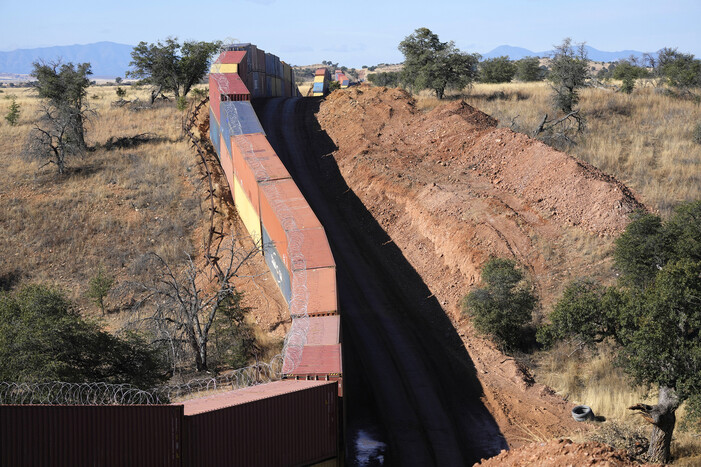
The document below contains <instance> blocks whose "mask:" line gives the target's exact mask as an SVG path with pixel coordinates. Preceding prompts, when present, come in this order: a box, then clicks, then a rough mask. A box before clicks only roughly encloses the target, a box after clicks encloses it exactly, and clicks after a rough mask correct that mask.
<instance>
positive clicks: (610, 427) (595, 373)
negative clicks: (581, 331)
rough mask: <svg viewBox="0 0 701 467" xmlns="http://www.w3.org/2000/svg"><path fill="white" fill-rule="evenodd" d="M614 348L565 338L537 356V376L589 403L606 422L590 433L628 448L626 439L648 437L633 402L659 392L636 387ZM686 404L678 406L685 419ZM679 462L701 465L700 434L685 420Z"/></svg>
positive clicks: (676, 447)
mask: <svg viewBox="0 0 701 467" xmlns="http://www.w3.org/2000/svg"><path fill="white" fill-rule="evenodd" d="M614 358H615V354H614V350H613V348H612V347H610V346H609V345H607V344H602V345H600V346H599V350H598V352H596V353H594V352H592V351H591V350H589V349H586V348H582V347H581V346H579V345H578V343H576V342H561V343H559V344H557V345H556V346H555V347H554V348H553V349H552V350H550V351H548V352H543V353H541V354H539V355H537V356H536V358H535V361H536V365H535V366H536V368H535V376H536V379H537V380H538V381H539V382H541V383H543V384H546V385H548V386H550V387H552V388H553V389H554V390H555V391H557V393H558V394H560V395H562V396H563V397H564V398H565V399H566V400H568V401H570V402H572V403H574V404H584V405H588V406H590V407H591V408H592V410H593V411H594V414H595V415H597V416H603V417H605V418H606V421H605V422H604V423H602V424H601V425H599V427H598V428H597V429H596V430H595V431H594V432H593V433H591V434H590V435H587V436H586V437H585V438H586V439H585V438H582V439H578V441H585V440H594V441H601V442H606V443H608V444H611V445H613V446H614V447H616V448H617V449H628V448H631V446H626V443H629V444H630V442H632V440H636V439H640V438H641V437H643V438H647V437H648V436H649V431H650V427H649V425H648V424H647V423H646V422H644V421H643V420H642V418H641V417H640V416H639V415H636V414H635V413H634V412H632V411H630V410H628V407H630V406H631V405H634V404H636V403H639V402H644V403H648V404H653V405H654V404H655V403H656V400H657V393H656V391H655V390H654V389H652V388H644V387H639V386H635V385H633V384H632V383H631V381H630V380H629V379H628V378H626V376H625V374H624V373H623V372H622V371H621V370H620V368H618V367H616V366H615V365H614ZM684 413H685V406H684V405H682V407H681V408H680V409H679V410H678V411H677V419H678V420H684ZM672 456H673V457H674V458H675V462H674V465H683V466H687V465H688V466H691V465H699V464H698V462H699V460H701V437H699V434H698V433H695V432H694V431H693V430H690V431H682V429H681V426H680V424H677V429H676V430H675V432H674V438H673V442H672Z"/></svg>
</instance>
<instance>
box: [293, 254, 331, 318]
mask: <svg viewBox="0 0 701 467" xmlns="http://www.w3.org/2000/svg"><path fill="white" fill-rule="evenodd" d="M299 278H300V275H298V274H293V275H292V287H295V286H297V281H298V280H300V279H299ZM303 285H304V286H305V288H306V289H307V291H308V293H309V296H308V299H307V314H308V315H309V316H315V315H327V314H330V313H336V312H337V311H338V292H337V287H336V267H335V266H329V267H323V268H315V269H307V270H306V273H305V275H304V284H303Z"/></svg>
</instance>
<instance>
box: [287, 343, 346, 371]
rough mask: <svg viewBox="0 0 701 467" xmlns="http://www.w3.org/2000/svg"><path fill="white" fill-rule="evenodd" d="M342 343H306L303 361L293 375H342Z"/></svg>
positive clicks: (303, 350)
mask: <svg viewBox="0 0 701 467" xmlns="http://www.w3.org/2000/svg"><path fill="white" fill-rule="evenodd" d="M342 368H343V366H342V364H341V344H333V345H305V346H304V349H302V361H301V362H300V363H299V365H297V368H295V369H294V370H293V371H292V373H290V375H291V376H300V377H320V378H323V377H326V376H331V375H333V376H341V374H342Z"/></svg>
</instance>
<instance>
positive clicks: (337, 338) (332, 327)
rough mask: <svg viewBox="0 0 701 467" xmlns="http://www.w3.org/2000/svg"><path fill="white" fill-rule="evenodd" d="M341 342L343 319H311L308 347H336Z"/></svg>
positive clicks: (317, 317) (329, 317) (337, 317)
mask: <svg viewBox="0 0 701 467" xmlns="http://www.w3.org/2000/svg"><path fill="white" fill-rule="evenodd" d="M339 342H341V317H340V316H339V315H334V316H316V317H311V318H309V331H307V344H306V345H307V346H310V345H334V344H338V343H339Z"/></svg>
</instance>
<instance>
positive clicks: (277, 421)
mask: <svg viewBox="0 0 701 467" xmlns="http://www.w3.org/2000/svg"><path fill="white" fill-rule="evenodd" d="M337 387H338V386H337V383H335V382H328V381H295V380H283V381H277V382H274V383H269V384H262V385H259V386H253V387H250V388H246V389H241V390H238V391H231V392H228V393H224V394H219V395H215V396H211V397H207V398H202V399H195V400H191V401H186V402H185V403H184V404H185V409H184V410H185V418H184V429H185V431H186V432H187V433H188V439H187V442H186V444H185V446H184V447H183V450H184V451H185V453H184V454H185V463H186V465H189V466H207V467H209V466H213V465H245V466H252V467H255V466H288V465H309V464H314V463H318V462H322V461H325V460H328V459H333V458H336V457H338V455H339V449H338V446H339V440H340V438H339V430H340V423H339V410H340V407H339V403H338V401H339V399H338V397H337V391H338V389H337Z"/></svg>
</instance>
